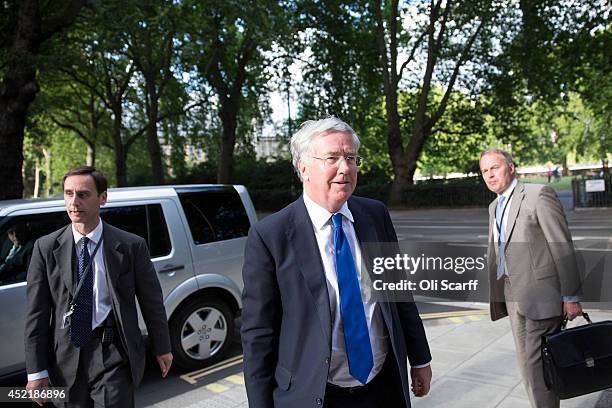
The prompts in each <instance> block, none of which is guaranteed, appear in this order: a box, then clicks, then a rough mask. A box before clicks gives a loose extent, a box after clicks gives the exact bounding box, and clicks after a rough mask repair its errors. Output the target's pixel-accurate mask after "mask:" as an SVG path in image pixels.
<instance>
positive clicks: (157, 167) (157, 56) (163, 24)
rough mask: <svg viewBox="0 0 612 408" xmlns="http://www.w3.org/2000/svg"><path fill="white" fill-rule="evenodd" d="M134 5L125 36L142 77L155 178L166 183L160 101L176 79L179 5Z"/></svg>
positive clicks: (157, 1)
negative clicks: (174, 69) (173, 68)
mask: <svg viewBox="0 0 612 408" xmlns="http://www.w3.org/2000/svg"><path fill="white" fill-rule="evenodd" d="M120 4H122V5H124V4H125V3H124V2H121V3H120ZM134 6H136V7H135V8H134V9H133V10H132V13H130V14H131V15H132V18H133V20H134V21H135V23H133V24H130V25H129V26H127V27H125V32H124V38H125V41H126V43H127V44H128V48H127V54H128V55H129V57H130V58H131V60H132V61H133V62H134V65H135V67H136V69H137V70H138V72H139V73H140V75H142V79H143V81H142V85H143V88H144V101H145V114H146V119H147V124H146V126H147V127H146V132H145V134H146V139H147V148H148V150H149V156H150V159H151V169H152V178H153V180H152V181H153V183H154V184H163V183H164V169H163V160H162V151H161V147H160V143H159V136H158V132H157V130H158V126H157V124H158V122H159V121H160V119H161V114H160V100H161V98H162V97H163V95H164V91H165V90H166V88H167V86H168V84H169V82H170V81H172V80H173V79H174V75H173V73H172V70H171V66H172V65H173V63H174V60H175V59H176V49H175V48H176V47H175V41H176V40H177V29H178V27H177V26H178V20H179V19H180V17H181V16H180V9H179V8H180V6H179V5H176V4H174V2H172V1H166V0H151V1H145V2H138V4H137V5H136V4H134ZM181 113H182V110H181Z"/></svg>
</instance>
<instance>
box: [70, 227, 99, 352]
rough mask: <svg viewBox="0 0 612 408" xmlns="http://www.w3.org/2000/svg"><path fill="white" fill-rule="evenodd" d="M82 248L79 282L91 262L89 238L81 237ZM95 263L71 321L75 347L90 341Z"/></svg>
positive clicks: (86, 278)
mask: <svg viewBox="0 0 612 408" xmlns="http://www.w3.org/2000/svg"><path fill="white" fill-rule="evenodd" d="M81 243H82V245H83V246H82V249H81V252H80V254H79V282H81V279H82V278H83V274H84V273H85V272H86V269H85V268H87V266H88V265H89V262H90V259H91V258H90V256H89V248H87V247H88V244H89V238H87V237H83V238H81ZM93 281H94V279H93V265H92V267H91V270H90V271H89V273H87V275H86V276H85V281H84V282H83V286H82V287H81V290H80V291H79V293H78V295H77V298H76V306H75V308H74V313H73V314H72V317H71V322H70V341H71V342H72V344H74V346H75V347H81V346H83V345H84V344H86V343H87V342H88V341H89V338H90V337H91V321H92V309H93Z"/></svg>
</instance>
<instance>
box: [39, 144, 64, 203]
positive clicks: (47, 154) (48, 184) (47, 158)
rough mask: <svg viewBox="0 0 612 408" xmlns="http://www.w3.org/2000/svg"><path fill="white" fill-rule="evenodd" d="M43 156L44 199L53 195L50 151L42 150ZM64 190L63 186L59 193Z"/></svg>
mask: <svg viewBox="0 0 612 408" xmlns="http://www.w3.org/2000/svg"><path fill="white" fill-rule="evenodd" d="M43 154H44V155H45V197H49V196H51V194H53V180H51V151H50V150H47V149H43ZM63 190H64V186H62V187H61V191H63Z"/></svg>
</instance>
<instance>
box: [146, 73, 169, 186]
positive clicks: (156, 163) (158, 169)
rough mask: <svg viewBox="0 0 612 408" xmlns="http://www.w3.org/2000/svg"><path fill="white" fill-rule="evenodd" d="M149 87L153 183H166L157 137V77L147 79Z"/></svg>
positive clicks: (148, 108) (148, 142) (149, 127)
mask: <svg viewBox="0 0 612 408" xmlns="http://www.w3.org/2000/svg"><path fill="white" fill-rule="evenodd" d="M145 80H146V82H147V83H146V89H147V100H148V103H147V104H146V108H147V120H148V121H149V123H148V125H147V148H148V150H149V158H150V159H151V171H152V176H153V184H158V185H161V184H164V182H165V180H164V167H163V163H162V154H161V147H160V145H159V138H158V137H157V119H158V112H159V98H158V96H157V90H156V89H155V79H154V78H153V79H145Z"/></svg>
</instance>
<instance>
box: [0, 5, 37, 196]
mask: <svg viewBox="0 0 612 408" xmlns="http://www.w3.org/2000/svg"><path fill="white" fill-rule="evenodd" d="M40 24H41V22H40V15H39V10H38V1H37V0H23V1H22V2H21V5H20V7H19V12H18V16H17V32H16V34H15V38H14V41H13V46H12V50H11V51H10V52H9V61H8V63H7V68H6V74H5V76H4V78H3V80H2V83H0V180H2V187H1V188H0V200H5V199H9V198H21V196H22V194H23V178H22V174H21V168H22V166H23V133H24V127H25V120H26V115H27V113H28V108H29V107H30V104H31V103H32V101H33V100H34V97H35V96H36V93H37V92H38V85H37V84H36V67H35V55H36V53H37V52H38V49H39V46H40V44H39V38H40Z"/></svg>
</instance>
